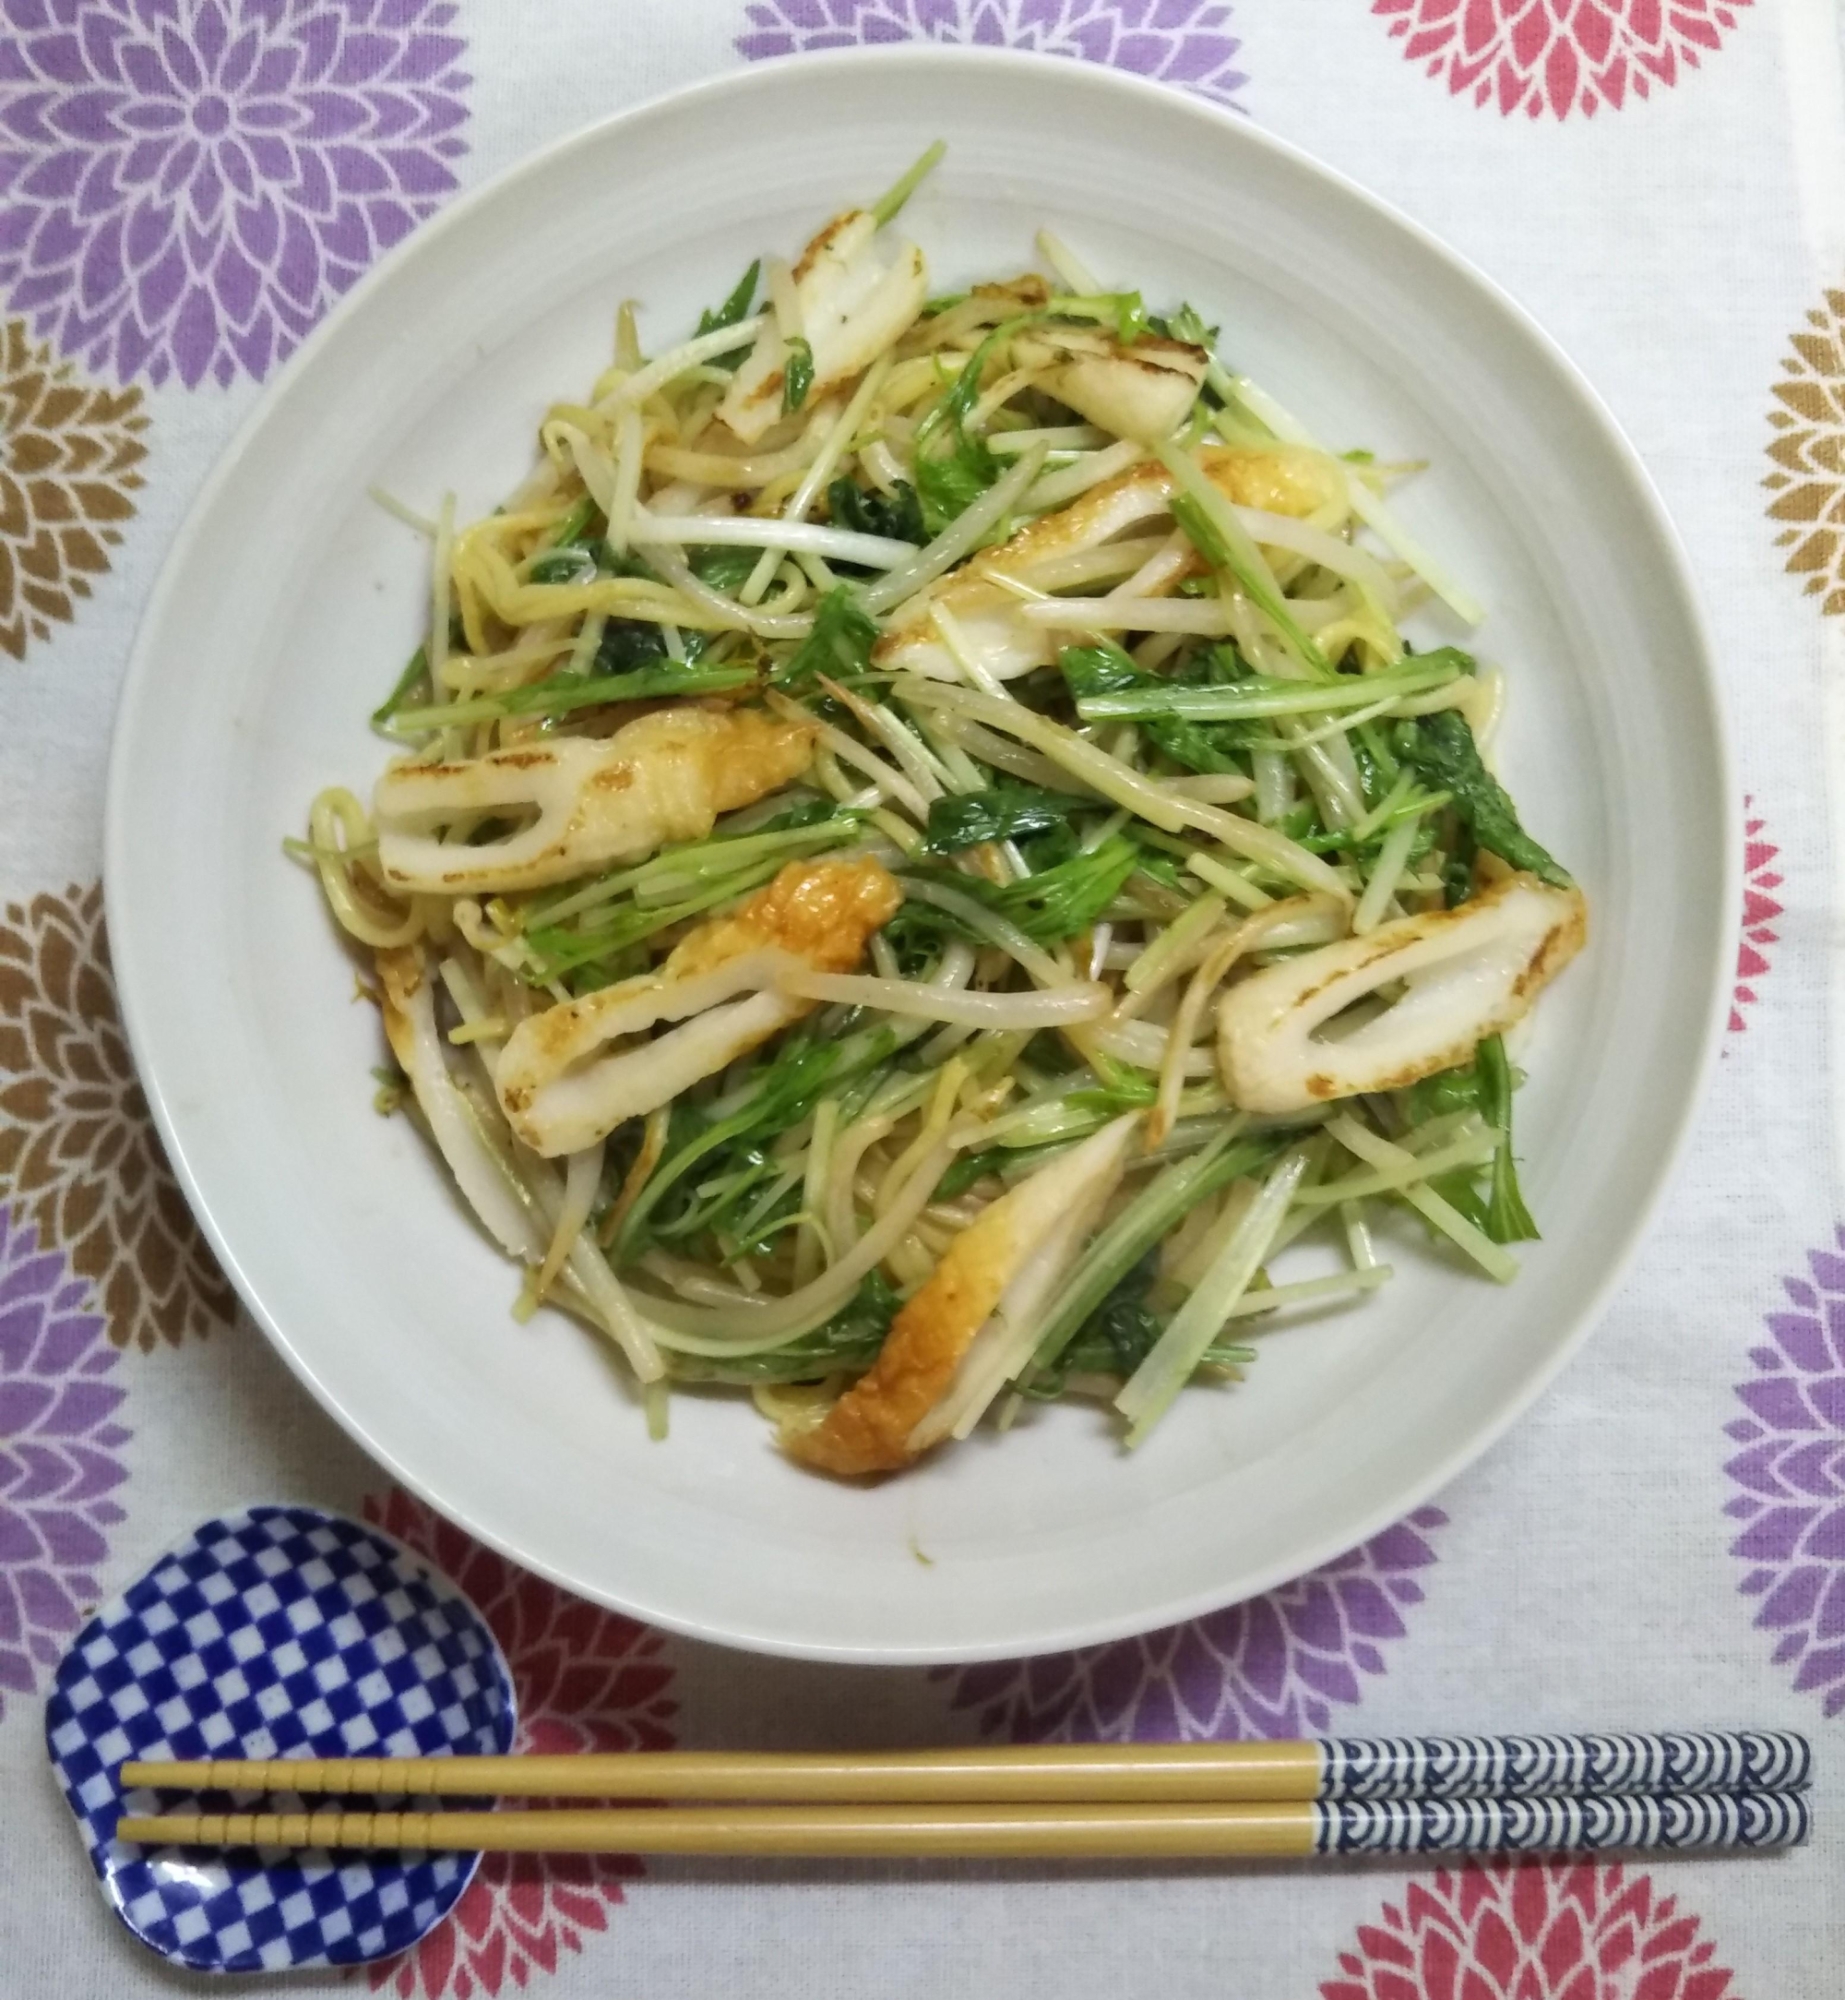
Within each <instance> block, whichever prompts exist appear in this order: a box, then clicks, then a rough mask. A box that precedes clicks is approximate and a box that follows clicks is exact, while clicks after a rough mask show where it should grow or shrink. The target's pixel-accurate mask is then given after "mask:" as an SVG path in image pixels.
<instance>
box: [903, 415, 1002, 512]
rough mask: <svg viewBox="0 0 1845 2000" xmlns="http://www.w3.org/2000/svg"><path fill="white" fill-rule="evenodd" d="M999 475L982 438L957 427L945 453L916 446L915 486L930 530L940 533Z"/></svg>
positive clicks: (994, 460)
mask: <svg viewBox="0 0 1845 2000" xmlns="http://www.w3.org/2000/svg"><path fill="white" fill-rule="evenodd" d="M998 477H999V460H998V459H996V458H995V457H994V456H993V454H992V452H991V451H989V450H988V449H987V446H986V442H985V440H984V439H982V438H978V437H972V436H970V435H969V434H968V433H967V432H966V431H965V430H962V429H961V428H960V427H959V426H957V427H956V429H955V431H954V433H953V441H952V443H951V444H950V445H949V448H948V449H947V450H946V451H945V452H943V451H937V452H925V451H923V450H922V449H921V448H920V447H918V450H917V453H916V488H917V492H918V493H919V495H920V496H921V499H922V506H923V520H924V522H925V524H926V525H927V527H928V530H929V533H930V534H931V535H939V534H940V533H941V532H942V531H943V529H944V528H946V527H947V526H948V524H949V523H950V522H951V521H953V520H955V519H957V518H958V517H959V516H960V515H962V514H964V513H966V511H967V510H968V508H970V507H971V506H972V505H973V504H974V502H975V501H976V500H978V499H979V498H980V496H981V494H983V493H984V492H985V491H986V490H987V488H988V487H989V486H991V485H992V484H993V482H994V481H995V480H996V479H997V478H998Z"/></svg>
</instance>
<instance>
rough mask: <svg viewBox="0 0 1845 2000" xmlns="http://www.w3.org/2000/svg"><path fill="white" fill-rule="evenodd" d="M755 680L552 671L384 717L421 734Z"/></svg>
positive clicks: (654, 671) (732, 671)
mask: <svg viewBox="0 0 1845 2000" xmlns="http://www.w3.org/2000/svg"><path fill="white" fill-rule="evenodd" d="M754 679H755V675H754V674H753V673H752V672H751V671H750V669H749V668H748V667H689V666H685V665H682V664H681V663H680V662H678V661H677V660H674V661H669V662H667V663H666V664H664V665H662V666H659V667H655V668H651V669H649V668H642V669H641V670H640V671H639V672H637V673H629V674H588V675H585V674H551V675H549V676H547V677H546V678H545V679H544V680H542V681H534V682H533V683H532V684H531V685H530V686H529V687H522V688H513V689H511V690H510V691H509V692H507V693H506V694H489V695H480V696H478V697H476V698H475V699H474V700H472V701H456V702H449V703H447V704H446V705H445V706H443V707H441V708H419V709H411V710H408V711H407V712H406V713H405V715H404V718H403V720H402V722H401V723H393V722H390V721H387V722H386V724H385V725H384V726H385V728H386V729H387V730H388V731H389V733H390V734H392V735H420V734H421V733H422V732H423V731H425V730H430V729H449V728H454V727H457V726H459V725H462V724H466V723H473V722H498V721H500V720H501V719H502V718H504V717H506V716H509V715H568V714H569V713H570V712H571V710H572V709H578V708H597V707H601V706H603V705H604V704H606V703H608V702H612V701H653V700H657V699H659V698H661V697H663V696H691V695H698V694H722V693H724V692H725V691H726V690H727V689H730V688H738V687H743V686H745V685H746V684H747V683H748V682H750V681H752V680H754Z"/></svg>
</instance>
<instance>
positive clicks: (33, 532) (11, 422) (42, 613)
mask: <svg viewBox="0 0 1845 2000" xmlns="http://www.w3.org/2000/svg"><path fill="white" fill-rule="evenodd" d="M146 428H147V418H146V416H145V415H144V414H143V413H142V408H141V392H140V390H139V389H108V388H101V387H97V386H94V385H92V384H88V383H85V382H82V381H80V380H79V379H78V378H77V375H76V371H75V369H74V368H73V366H72V365H71V363H69V362H54V361H53V359H52V356H51V351H50V349H49V348H46V347H43V346H40V345H38V344H37V343H35V342H34V341H33V339H32V338H31V336H30V335H29V334H28V333H27V331H26V327H25V323H24V321H22V320H16V319H13V320H7V321H6V322H5V323H4V324H0V650H4V651H5V652H8V653H10V654H12V656H13V658H14V659H16V660H19V659H23V658H24V657H25V652H26V646H27V643H28V642H29V641H30V640H33V639H43V638H46V637H47V636H48V635H49V633H50V631H51V627H52V624H53V623H54V622H56V623H58V624H68V623H69V622H70V620H71V619H72V618H73V617H74V616H75V615H76V608H77V600H78V599H79V598H82V597H88V596H89V594H90V579H91V578H92V577H95V576H99V575H101V574H102V573H103V572H104V571H105V570H107V569H108V567H109V550H110V548H111V547H113V546H114V544H116V543H117V542H119V541H120V540H121V538H122V536H121V526H120V524H121V523H122V522H123V521H126V520H127V519H128V518H129V516H130V515H132V514H133V512H134V510H135V508H134V501H133V500H132V499H131V498H130V495H131V494H132V493H133V492H134V491H135V489H136V488H137V487H139V486H140V484H141V475H140V473H139V472H137V471H136V470H135V467H136V466H137V465H139V464H140V462H141V461H142V459H144V458H145V457H146V456H147V447H146V446H145V445H144V444H143V443H142V442H141V433H142V432H143V431H145V430H146Z"/></svg>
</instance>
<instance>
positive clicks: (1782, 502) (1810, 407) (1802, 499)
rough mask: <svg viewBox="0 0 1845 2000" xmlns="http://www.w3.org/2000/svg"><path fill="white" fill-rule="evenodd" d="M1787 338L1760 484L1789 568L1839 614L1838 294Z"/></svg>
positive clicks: (1844, 581)
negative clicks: (1778, 525)
mask: <svg viewBox="0 0 1845 2000" xmlns="http://www.w3.org/2000/svg"><path fill="white" fill-rule="evenodd" d="M1791 344H1792V346H1793V350H1794V351H1793V353H1792V354H1790V355H1788V356H1786V357H1785V358H1784V359H1783V361H1782V363H1781V370H1782V377H1783V379H1782V380H1781V381H1779V382H1777V383H1776V384H1775V389H1774V394H1775V401H1776V402H1777V403H1778V404H1779V405H1780V407H1779V408H1778V409H1774V410H1770V411H1769V413H1768V421H1769V423H1770V424H1772V425H1773V426H1774V430H1775V435H1774V437H1773V438H1771V439H1770V440H1769V445H1768V456H1769V457H1770V458H1771V459H1772V460H1773V461H1774V466H1775V469H1774V471H1772V472H1771V473H1770V474H1769V475H1768V477H1767V478H1766V479H1764V480H1763V481H1762V484H1763V485H1764V486H1766V487H1767V488H1768V490H1769V492H1770V493H1772V494H1773V495H1774V496H1775V497H1774V499H1773V500H1771V501H1770V502H1769V506H1768V518H1769V519H1770V520H1771V521H1785V522H1786V523H1787V524H1788V525H1787V526H1786V527H1785V528H1783V529H1782V531H1781V532H1780V534H1778V535H1777V536H1776V537H1775V546H1776V547H1777V548H1783V549H1786V550H1787V569H1788V574H1789V575H1790V576H1797V577H1800V578H1802V579H1803V582H1804V587H1805V589H1806V593H1807V595H1808V596H1809V597H1817V598H1819V599H1820V609H1821V610H1822V611H1825V612H1828V613H1830V614H1831V615H1833V616H1834V617H1836V616H1837V615H1838V614H1839V613H1840V612H1845V292H1828V293H1827V294H1826V303H1825V306H1824V308H1823V309H1822V308H1817V307H1816V308H1815V309H1814V310H1813V311H1812V312H1810V313H1808V314H1807V325H1806V327H1805V328H1804V329H1802V330H1801V331H1799V332H1797V333H1796V334H1795V335H1794V336H1793V340H1792V343H1791Z"/></svg>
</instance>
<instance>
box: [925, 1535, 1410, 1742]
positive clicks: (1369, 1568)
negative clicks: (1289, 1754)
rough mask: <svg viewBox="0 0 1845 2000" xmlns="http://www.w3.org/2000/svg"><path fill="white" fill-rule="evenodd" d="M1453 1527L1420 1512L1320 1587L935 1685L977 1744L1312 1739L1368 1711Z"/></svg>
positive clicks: (1316, 1577)
mask: <svg viewBox="0 0 1845 2000" xmlns="http://www.w3.org/2000/svg"><path fill="white" fill-rule="evenodd" d="M1447 1519H1448V1517H1447V1515H1445V1514H1444V1513H1443V1512H1442V1511H1441V1509H1440V1508H1439V1507H1423V1508H1420V1509H1419V1510H1418V1511H1417V1512H1416V1513H1414V1514H1412V1515H1411V1516H1410V1517H1409V1519H1408V1520H1407V1521H1399V1522H1398V1523H1397V1525H1396V1526H1395V1527H1394V1528H1388V1529H1386V1530H1385V1531H1384V1533H1383V1534H1381V1535H1378V1536H1376V1537H1374V1538H1373V1539H1372V1540H1371V1541H1368V1542H1366V1543H1365V1544H1364V1546H1363V1547H1362V1548H1357V1549H1353V1550H1351V1551H1350V1552H1349V1553H1348V1554H1346V1555H1343V1556H1340V1557H1339V1558H1338V1559H1337V1561H1335V1562H1330V1563H1328V1564H1327V1565H1326V1566H1325V1568H1323V1569H1318V1570H1315V1571H1314V1572H1313V1574H1312V1575H1311V1576H1304V1577H1302V1578H1300V1579H1299V1580H1298V1581H1297V1582H1295V1583H1290V1584H1285V1585H1283V1587H1282V1588H1281V1589H1280V1590H1272V1591H1270V1592H1269V1594H1268V1595H1267V1596H1266V1597H1256V1598H1251V1599H1250V1601H1249V1602H1248V1603H1247V1604H1233V1605H1231V1606H1230V1607H1229V1609H1228V1610H1225V1611H1214V1612H1212V1613H1211V1614H1210V1616H1209V1617H1206V1618H1198V1619H1194V1620H1193V1621H1192V1623H1190V1624H1189V1625H1173V1626H1169V1627H1168V1628H1167V1629H1166V1630H1165V1631H1163V1632H1150V1633H1148V1634H1147V1635H1146V1636H1145V1637H1144V1638H1140V1639H1122V1640H1117V1641H1116V1642H1114V1643H1113V1644H1111V1645H1106V1646H1089V1647H1085V1648H1084V1649H1083V1650H1082V1651H1081V1652H1076V1653H1053V1654H1050V1655H1047V1656H1046V1657H1045V1658H1042V1659H1036V1660H1002V1661H999V1662H996V1663H994V1664H990V1665H984V1666H973V1667H939V1668H936V1669H934V1670H933V1671H932V1674H931V1678H932V1679H935V1680H948V1681H951V1682H952V1683H953V1687H952V1690H951V1692H950V1695H949V1705H950V1706H951V1707H953V1708H957V1709H969V1708H971V1709H975V1710H977V1711H978V1713H979V1722H980V1733H981V1735H983V1736H992V1735H994V1734H1003V1735H1005V1736H1007V1737H1010V1738H1011V1739H1012V1741H1014V1742H1015V1743H1042V1742H1051V1741H1061V1742H1081V1743H1091V1742H1095V1743H1121V1742H1147V1741H1152V1742H1171V1741H1181V1742H1183V1741H1189V1740H1191V1739H1194V1738H1201V1737H1243V1736H1290V1737H1291V1736H1312V1735H1316V1734H1319V1733H1321V1732H1322V1731H1324V1730H1325V1729H1326V1728H1327V1726H1328V1723H1329V1721H1330V1718H1331V1716H1332V1712H1333V1707H1334V1705H1335V1704H1349V1703H1353V1702H1356V1701H1358V1700H1359V1699H1360V1698H1361V1694H1362V1691H1363V1687H1364V1682H1363V1679H1362V1676H1363V1675H1366V1674H1381V1673H1382V1672H1383V1671H1384V1651H1383V1649H1384V1646H1385V1644H1386V1643H1387V1642H1389V1641H1390V1640H1393V1639H1400V1638H1402V1636H1403V1633H1404V1629H1405V1628H1404V1624H1403V1617H1402V1613H1403V1609H1404V1608H1405V1607H1406V1606H1409V1605H1412V1604H1419V1603H1421V1601H1422V1586H1421V1585H1420V1584H1419V1583H1417V1581H1416V1579H1415V1573H1416V1572H1417V1571H1418V1570H1421V1569H1426V1568H1427V1567H1428V1565H1429V1564H1430V1563H1432V1562H1433V1561H1434V1560H1435V1551H1434V1549H1433V1547H1431V1545H1430V1543H1429V1541H1428V1539H1427V1537H1428V1533H1429V1531H1430V1530H1431V1529H1434V1528H1439V1527H1442V1526H1445V1525H1446V1522H1447Z"/></svg>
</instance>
